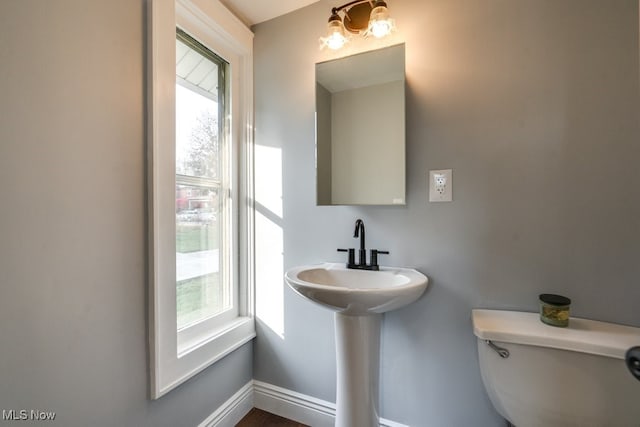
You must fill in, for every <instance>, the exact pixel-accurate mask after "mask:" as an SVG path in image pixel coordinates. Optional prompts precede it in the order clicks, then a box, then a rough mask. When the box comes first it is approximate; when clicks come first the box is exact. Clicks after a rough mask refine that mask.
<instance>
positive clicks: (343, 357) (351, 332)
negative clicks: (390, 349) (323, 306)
mask: <svg viewBox="0 0 640 427" xmlns="http://www.w3.org/2000/svg"><path fill="white" fill-rule="evenodd" d="M381 319H382V315H381V314H373V315H367V316H347V315H344V314H340V313H336V314H335V328H336V362H337V363H336V365H337V390H336V392H337V393H336V427H378V426H379V425H380V424H379V418H378V399H379V397H378V390H379V386H378V384H379V377H380V365H379V363H380V322H381Z"/></svg>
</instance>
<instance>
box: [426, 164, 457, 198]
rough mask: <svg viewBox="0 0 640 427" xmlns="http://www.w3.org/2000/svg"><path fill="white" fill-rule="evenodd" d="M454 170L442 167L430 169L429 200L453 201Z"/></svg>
mask: <svg viewBox="0 0 640 427" xmlns="http://www.w3.org/2000/svg"><path fill="white" fill-rule="evenodd" d="M452 176H453V171H452V170H451V169H441V170H432V171H429V201H430V202H451V201H453V178H452Z"/></svg>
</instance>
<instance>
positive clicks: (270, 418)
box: [236, 408, 308, 427]
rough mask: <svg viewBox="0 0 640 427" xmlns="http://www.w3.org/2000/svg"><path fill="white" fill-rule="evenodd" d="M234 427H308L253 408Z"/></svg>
mask: <svg viewBox="0 0 640 427" xmlns="http://www.w3.org/2000/svg"><path fill="white" fill-rule="evenodd" d="M236 427H308V426H306V425H304V424H300V423H297V422H295V421H291V420H288V419H286V418H282V417H279V416H277V415H273V414H270V413H269V412H265V411H262V410H260V409H257V408H253V409H252V410H251V411H249V413H248V414H247V415H246V416H245V417H244V418H243V419H241V420H240V422H239V423H238V424H236Z"/></svg>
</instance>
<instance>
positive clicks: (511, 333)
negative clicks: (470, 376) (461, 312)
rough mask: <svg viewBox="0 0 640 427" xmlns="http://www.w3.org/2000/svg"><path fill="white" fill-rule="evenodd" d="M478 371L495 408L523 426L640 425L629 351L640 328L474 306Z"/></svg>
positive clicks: (638, 341) (639, 389) (639, 384)
mask: <svg viewBox="0 0 640 427" xmlns="http://www.w3.org/2000/svg"><path fill="white" fill-rule="evenodd" d="M472 318H473V331H474V334H475V335H476V337H477V344H478V359H479V364H480V373H481V375H482V381H483V382H484V386H485V389H486V391H487V394H488V396H489V399H490V400H491V403H493V406H494V407H495V409H496V410H497V411H498V413H499V414H500V415H502V416H503V417H504V418H505V419H506V420H507V421H508V422H509V423H511V424H512V425H515V426H517V427H534V426H535V427H540V426H544V427H564V426H575V427H588V426H590V427H627V426H628V427H639V426H640V381H638V380H636V379H635V378H634V377H633V375H632V374H631V373H630V372H629V370H628V369H627V367H626V365H625V360H624V358H625V353H626V352H627V350H629V349H630V348H631V347H634V346H638V345H640V328H634V327H630V326H623V325H617V324H613V323H605V322H598V321H594V320H587V319H578V318H571V319H570V322H569V326H568V327H566V328H559V327H553V326H549V325H546V324H544V323H542V322H541V321H540V316H539V314H538V313H524V312H516V311H502V310H480V309H476V310H473V311H472Z"/></svg>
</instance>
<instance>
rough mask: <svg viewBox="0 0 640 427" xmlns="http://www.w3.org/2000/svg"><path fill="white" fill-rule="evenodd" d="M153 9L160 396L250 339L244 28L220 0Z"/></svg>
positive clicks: (155, 365)
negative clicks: (219, 2)
mask: <svg viewBox="0 0 640 427" xmlns="http://www.w3.org/2000/svg"><path fill="white" fill-rule="evenodd" d="M149 7H150V9H149V12H150V19H151V26H150V28H151V38H150V45H149V49H150V58H149V61H150V66H149V69H150V89H149V95H150V100H149V137H150V142H149V148H150V149H149V181H148V182H149V185H148V188H149V191H148V192H149V196H150V199H149V214H150V215H149V223H150V224H149V235H150V242H149V248H150V253H149V262H150V266H149V271H150V292H149V294H150V310H149V312H150V328H151V329H150V345H151V351H150V354H151V362H152V397H153V398H157V397H159V396H161V395H163V394H164V393H166V392H167V391H169V390H171V389H172V388H173V387H175V386H177V385H178V384H180V383H182V382H183V381H185V380H186V379H188V378H190V377H191V376H192V375H194V374H196V373H197V372H199V371H201V370H202V369H204V368H205V367H207V366H209V365H210V364H211V363H214V362H215V361H216V360H218V359H220V358H221V357H224V356H225V355H226V354H228V353H229V352H231V351H233V350H234V349H236V348H237V347H239V346H241V345H242V344H244V343H246V342H247V341H249V340H250V339H252V338H253V337H254V336H255V327H254V322H253V304H252V294H253V292H252V284H253V277H252V272H253V267H252V265H253V242H252V240H253V238H252V236H253V227H252V223H253V214H252V212H253V211H252V205H251V203H252V202H251V200H252V197H251V196H252V167H251V166H252V163H251V161H252V134H251V129H252V127H251V119H252V118H251V114H250V112H251V100H252V98H251V95H252V85H251V79H252V75H251V64H252V60H251V43H252V40H251V39H252V34H251V32H250V31H249V30H247V29H246V27H244V26H243V25H242V24H241V23H240V22H239V21H237V19H236V18H235V17H233V15H231V14H230V13H229V12H228V11H227V10H226V9H225V8H224V7H223V6H221V5H220V4H218V3H217V2H207V1H205V0H177V1H176V3H175V4H172V2H166V1H155V0H154V1H151V2H149ZM213 17H215V19H214V18H213Z"/></svg>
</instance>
